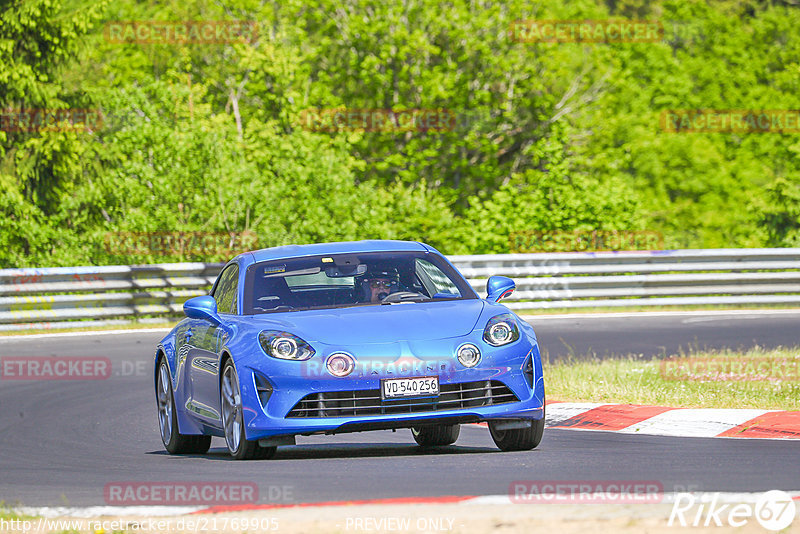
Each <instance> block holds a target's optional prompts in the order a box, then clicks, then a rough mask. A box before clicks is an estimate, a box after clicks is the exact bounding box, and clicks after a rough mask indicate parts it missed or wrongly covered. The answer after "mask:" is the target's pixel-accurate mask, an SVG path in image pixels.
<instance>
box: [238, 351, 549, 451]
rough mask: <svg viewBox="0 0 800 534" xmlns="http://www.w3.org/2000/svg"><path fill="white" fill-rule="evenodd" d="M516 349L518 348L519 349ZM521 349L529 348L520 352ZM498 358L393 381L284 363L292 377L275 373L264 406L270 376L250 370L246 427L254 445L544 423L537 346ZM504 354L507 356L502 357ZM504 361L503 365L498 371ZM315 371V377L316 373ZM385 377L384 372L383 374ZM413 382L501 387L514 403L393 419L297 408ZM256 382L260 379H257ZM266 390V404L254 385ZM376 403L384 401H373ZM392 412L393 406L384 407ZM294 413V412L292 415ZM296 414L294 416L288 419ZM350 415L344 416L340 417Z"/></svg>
mask: <svg viewBox="0 0 800 534" xmlns="http://www.w3.org/2000/svg"><path fill="white" fill-rule="evenodd" d="M515 345H516V344H515ZM520 348H525V349H529V350H525V351H524V352H520ZM497 352H498V354H496V357H494V358H484V361H482V362H481V364H480V365H479V366H478V367H475V368H472V369H467V368H463V367H462V368H456V367H455V366H454V365H443V364H442V362H436V363H428V362H426V363H423V364H422V365H414V366H410V367H409V368H408V370H407V373H405V374H401V375H400V376H393V375H391V374H388V375H387V373H386V372H384V373H379V372H370V373H358V374H356V373H354V375H351V376H348V377H345V378H334V377H332V376H329V375H327V374H326V373H325V372H324V368H323V369H322V370H321V371H320V372H318V373H317V371H316V370H315V369H309V368H306V371H305V372H300V373H298V372H297V371H296V366H297V364H298V363H300V362H281V364H282V366H284V367H288V366H290V365H291V366H295V367H294V369H292V372H288V373H275V372H274V371H275V370H274V369H272V370H271V372H270V375H269V379H268V381H269V384H270V387H271V389H272V391H271V393H270V394H269V398H268V400H266V402H263V384H264V380H265V379H267V378H266V373H262V372H261V371H260V370H257V369H254V368H252V367H245V368H244V369H240V370H239V373H240V387H241V388H242V398H243V408H244V421H245V429H246V434H247V439H250V440H256V439H263V438H271V437H276V436H288V435H308V434H318V433H328V434H331V433H343V432H358V431H362V430H378V429H392V428H405V427H410V426H416V425H419V424H428V423H440V424H452V423H470V422H480V421H488V420H497V419H541V418H542V417H543V416H544V380H543V378H542V372H541V363H540V360H539V352H538V346H537V345H535V344H534V345H533V347H530V346H528V347H520V346H517V347H516V348H515V350H514V352H515V354H514V355H513V356H512V357H510V358H509V357H508V356H509V355H508V354H507V352H508V351H497ZM501 352H506V354H500V353H501ZM529 359H530V360H531V363H532V373H530V372H529V373H527V374H526V373H525V368H526V364H527V362H528V360H529ZM500 361H502V362H503V364H504V365H496V364H497V362H500ZM312 371H313V372H312ZM384 371H386V369H384ZM410 376H438V377H439V386H440V389H441V390H442V395H441V396H442V397H444V395H445V393H444V391H445V390H447V389H448V388H449V389H450V390H453V389H454V388H455V389H457V388H458V387H460V386H459V385H460V384H465V383H491V384H493V385H498V384H499V385H502V386H503V387H504V388H505V391H509V392H510V393H513V395H512V397H513V398H514V400H513V401H512V402H502V403H500V404H487V405H481V406H474V405H469V404H471V403H470V402H467V403H457V404H459V405H458V407H454V408H452V409H450V408H448V407H445V406H443V405H440V406H437V407H436V408H435V409H431V410H427V409H425V408H424V407H422V408H420V407H417V408H415V409H414V411H410V410H409V412H404V411H402V410H397V409H394V410H392V409H389V410H386V411H387V412H389V413H378V414H370V415H357V414H359V413H363V412H359V411H358V410H352V411H349V410H344V409H339V408H337V409H333V410H323V411H322V412H320V411H316V412H307V414H306V415H311V414H319V413H323V414H325V415H326V416H325V417H314V416H302V417H298V416H297V411H296V408H297V407H298V406H307V405H308V404H303V403H301V402H300V401H301V400H303V399H306V398H309V396H310V397H314V396H315V395H317V394H320V393H321V394H323V396H324V395H325V394H329V393H330V394H336V393H342V394H349V393H351V392H359V393H365V394H367V393H368V392H370V391H373V392H374V391H379V390H380V387H381V379H384V378H400V377H403V378H405V377H410ZM257 377H258V378H257ZM258 383H260V384H261V386H262V399H259V396H258V391H257V386H256V384H258ZM371 402H378V403H380V401H371ZM386 405H387V406H391V403H386ZM293 409H295V411H294V412H293ZM290 414H292V415H290ZM339 414H346V415H339Z"/></svg>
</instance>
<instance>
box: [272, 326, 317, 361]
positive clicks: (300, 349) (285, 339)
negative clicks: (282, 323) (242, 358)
mask: <svg viewBox="0 0 800 534" xmlns="http://www.w3.org/2000/svg"><path fill="white" fill-rule="evenodd" d="M258 342H259V343H260V344H261V348H262V349H264V352H266V353H267V354H268V355H270V356H272V357H273V358H278V359H279V360H308V359H309V358H311V357H312V356H313V355H314V349H312V348H311V345H309V344H308V343H306V342H305V341H303V340H302V339H300V338H299V337H297V336H295V335H294V334H290V333H288V332H276V331H272V330H265V331H263V332H261V333H260V334H258Z"/></svg>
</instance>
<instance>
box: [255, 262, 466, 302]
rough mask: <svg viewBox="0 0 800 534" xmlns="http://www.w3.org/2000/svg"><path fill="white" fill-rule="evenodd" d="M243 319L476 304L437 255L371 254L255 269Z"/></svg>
mask: <svg viewBox="0 0 800 534" xmlns="http://www.w3.org/2000/svg"><path fill="white" fill-rule="evenodd" d="M243 297H244V298H243V302H244V313H245V314H246V315H253V314H260V313H273V312H285V311H296V310H311V309H325V308H343V307H348V306H379V305H386V304H400V303H407V302H435V301H445V300H456V299H475V298H478V297H477V295H476V294H475V292H474V291H473V290H472V288H471V287H470V286H469V284H468V283H467V282H466V280H464V278H463V277H462V276H461V275H460V274H459V273H458V272H457V271H456V270H455V269H454V268H453V267H452V266H450V264H448V263H447V261H445V260H444V258H442V257H441V256H439V255H438V254H433V253H426V252H369V253H359V254H332V255H325V256H310V257H303V258H289V259H283V260H276V261H269V262H259V263H254V264H253V265H251V266H250V267H249V268H248V269H247V276H246V278H245V286H244V295H243Z"/></svg>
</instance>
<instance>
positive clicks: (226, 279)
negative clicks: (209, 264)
mask: <svg viewBox="0 0 800 534" xmlns="http://www.w3.org/2000/svg"><path fill="white" fill-rule="evenodd" d="M238 293H239V266H238V265H236V264H233V265H230V266H228V268H227V269H225V271H224V272H223V273H222V274H221V275H220V278H219V283H217V287H216V288H214V293H213V294H212V295H211V296H212V297H214V300H216V301H217V311H218V312H219V313H233V314H235V313H236V311H237V309H236V308H237V302H238V301H237V295H238Z"/></svg>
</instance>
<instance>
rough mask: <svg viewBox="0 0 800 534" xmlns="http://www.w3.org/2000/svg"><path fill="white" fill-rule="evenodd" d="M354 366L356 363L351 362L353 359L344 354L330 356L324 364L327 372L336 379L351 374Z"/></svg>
mask: <svg viewBox="0 0 800 534" xmlns="http://www.w3.org/2000/svg"><path fill="white" fill-rule="evenodd" d="M355 366H356V362H355V360H353V357H352V356H350V355H349V354H345V353H344V352H337V353H336V354H331V355H330V356H329V357H328V361H327V362H325V367H327V368H328V372H329V373H330V374H332V375H333V376H338V377H342V376H347V375H349V374H350V373H352V372H353V369H354V368H355Z"/></svg>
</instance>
